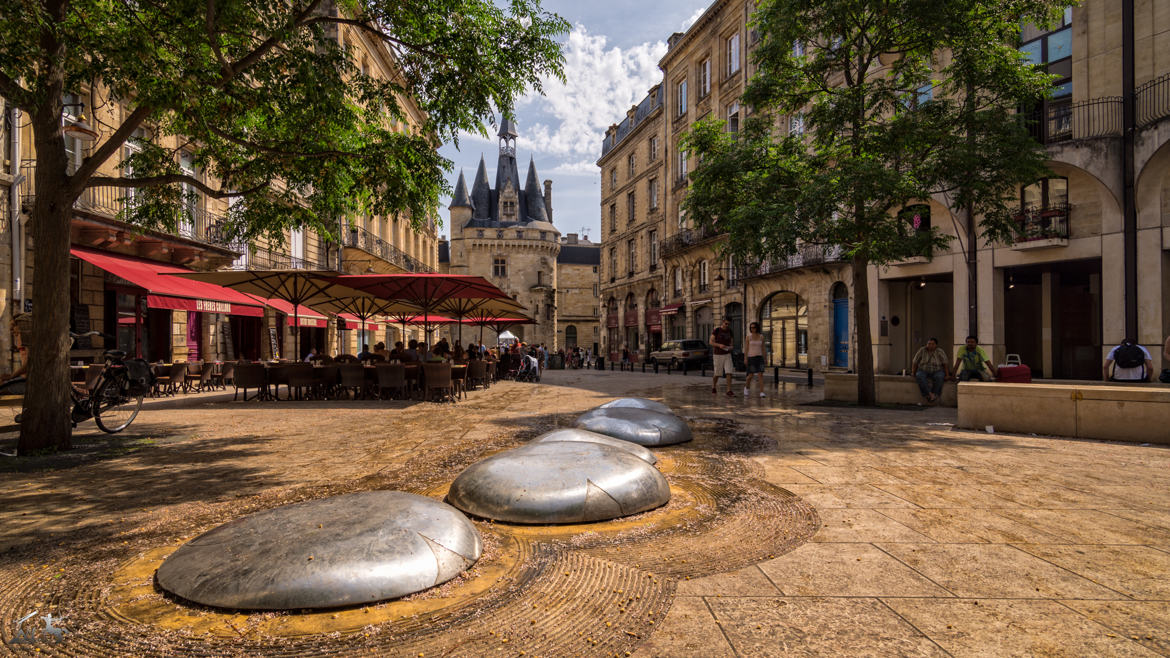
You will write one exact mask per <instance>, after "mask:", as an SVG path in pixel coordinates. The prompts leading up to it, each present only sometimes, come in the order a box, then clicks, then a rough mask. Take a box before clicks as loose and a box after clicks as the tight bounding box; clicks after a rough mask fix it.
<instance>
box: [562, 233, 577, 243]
mask: <svg viewBox="0 0 1170 658" xmlns="http://www.w3.org/2000/svg"><path fill="white" fill-rule="evenodd" d="M565 244H577V234H576V233H570V234H568V235H566V236H565Z"/></svg>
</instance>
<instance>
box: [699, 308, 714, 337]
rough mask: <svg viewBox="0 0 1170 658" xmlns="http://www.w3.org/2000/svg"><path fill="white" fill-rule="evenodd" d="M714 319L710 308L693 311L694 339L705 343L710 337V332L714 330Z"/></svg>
mask: <svg viewBox="0 0 1170 658" xmlns="http://www.w3.org/2000/svg"><path fill="white" fill-rule="evenodd" d="M714 317H715V316H714V313H713V312H712V311H711V307H710V306H704V307H702V308H700V309H698V310H696V311H695V336H694V337H695V338H698V339H699V340H701V341H704V342H705V341H706V340H707V339H708V338H710V337H711V331H712V330H713V329H715V319H714Z"/></svg>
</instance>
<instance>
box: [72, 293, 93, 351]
mask: <svg viewBox="0 0 1170 658" xmlns="http://www.w3.org/2000/svg"><path fill="white" fill-rule="evenodd" d="M72 310H73V322H72V324H73V333H77V334H84V333H85V332H87V331H89V305H88V304H74V305H73V309H72ZM91 347H93V341H92V339H91V338H90V337H89V336H79V337H78V338H77V339H76V340H75V341H74V343H73V349H75V350H88V349H90V348H91Z"/></svg>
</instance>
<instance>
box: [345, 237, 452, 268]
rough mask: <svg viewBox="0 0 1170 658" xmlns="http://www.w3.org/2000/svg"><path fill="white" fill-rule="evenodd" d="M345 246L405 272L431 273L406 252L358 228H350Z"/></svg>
mask: <svg viewBox="0 0 1170 658" xmlns="http://www.w3.org/2000/svg"><path fill="white" fill-rule="evenodd" d="M345 246H347V247H353V248H354V249H361V250H362V251H364V252H366V253H368V254H373V255H374V256H377V257H378V258H381V259H382V260H384V261H386V262H388V263H391V264H392V265H395V266H397V267H399V268H402V269H403V270H406V271H407V272H432V271H433V270H432V269H431V268H430V267H427V266H426V265H425V264H423V262H422V261H420V260H418V259H416V258H413V257H411V256H408V255H407V254H406V252H404V251H402V250H401V249H399V248H398V247H395V246H394V245H393V244H391V243H389V242H387V241H386V240H383V239H382V238H380V237H378V236H376V235H374V234H373V233H370V232H369V231H367V230H366V229H364V228H362V227H360V226H352V227H350V229H349V236H348V237H347V238H346V240H345Z"/></svg>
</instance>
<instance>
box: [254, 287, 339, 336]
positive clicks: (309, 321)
mask: <svg viewBox="0 0 1170 658" xmlns="http://www.w3.org/2000/svg"><path fill="white" fill-rule="evenodd" d="M248 296H249V297H252V298H253V299H257V300H260V301H261V302H263V303H264V304H267V305H268V306H270V307H272V308H274V309H276V310H277V311H279V312H281V313H284V314H285V315H287V316H288V319H287V320H286V324H287V325H288V326H290V327H295V326H297V324H298V323H299V324H300V326H302V327H317V328H324V327H327V326H329V318H327V317H325V315H324V314H323V313H319V312H317V311H314V310H313V309H311V308H309V307H308V306H298V307H297V309H296V311H297V312H296V313H295V314H294V313H293V305H292V304H289V303H288V302H286V301H284V300H283V299H261V298H260V297H256V296H255V295H248Z"/></svg>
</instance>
